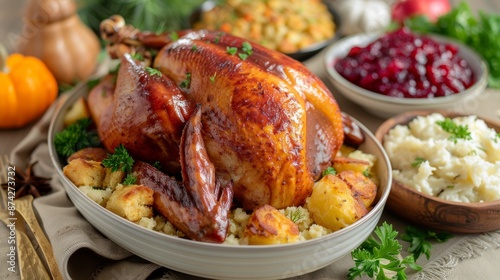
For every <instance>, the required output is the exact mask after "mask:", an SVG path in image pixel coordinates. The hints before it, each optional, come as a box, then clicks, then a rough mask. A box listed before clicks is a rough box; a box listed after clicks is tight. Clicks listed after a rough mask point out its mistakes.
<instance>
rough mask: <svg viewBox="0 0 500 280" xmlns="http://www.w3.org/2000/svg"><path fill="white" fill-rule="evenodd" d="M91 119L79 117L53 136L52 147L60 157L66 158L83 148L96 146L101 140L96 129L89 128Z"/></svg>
mask: <svg viewBox="0 0 500 280" xmlns="http://www.w3.org/2000/svg"><path fill="white" fill-rule="evenodd" d="M91 123H92V120H91V119H90V118H85V119H80V120H78V121H76V122H75V123H73V124H71V125H69V126H68V127H66V128H65V129H64V130H62V131H61V132H58V133H56V135H55V137H54V147H55V149H56V152H57V154H58V155H59V156H60V157H64V158H67V157H69V156H70V155H71V154H73V153H75V152H76V151H79V150H81V149H84V148H89V147H97V146H99V145H100V143H101V141H100V139H99V136H98V135H97V131H95V130H89V126H90V125H91Z"/></svg>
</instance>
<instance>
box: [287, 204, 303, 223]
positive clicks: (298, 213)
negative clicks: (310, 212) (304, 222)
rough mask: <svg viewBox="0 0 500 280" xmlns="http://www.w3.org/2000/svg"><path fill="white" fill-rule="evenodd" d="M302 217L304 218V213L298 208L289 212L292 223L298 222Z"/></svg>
mask: <svg viewBox="0 0 500 280" xmlns="http://www.w3.org/2000/svg"><path fill="white" fill-rule="evenodd" d="M302 218H304V215H303V213H302V211H300V209H298V208H297V209H296V210H295V211H292V212H291V213H290V220H292V222H294V223H297V222H299V221H300V220H301V219H302Z"/></svg>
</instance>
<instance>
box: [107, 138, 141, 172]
mask: <svg viewBox="0 0 500 280" xmlns="http://www.w3.org/2000/svg"><path fill="white" fill-rule="evenodd" d="M102 165H103V166H104V167H107V168H111V171H118V170H122V171H124V172H130V171H131V170H132V166H133V165H134V159H133V158H132V157H131V156H130V155H129V153H128V151H127V149H125V147H124V146H123V145H122V144H120V145H118V146H117V147H116V148H115V152H114V154H108V156H107V157H106V158H105V159H104V160H103V161H102Z"/></svg>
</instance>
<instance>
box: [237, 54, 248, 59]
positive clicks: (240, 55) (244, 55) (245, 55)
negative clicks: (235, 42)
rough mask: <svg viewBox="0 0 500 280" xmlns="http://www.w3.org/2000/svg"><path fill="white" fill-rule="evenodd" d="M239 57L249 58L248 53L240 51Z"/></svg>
mask: <svg viewBox="0 0 500 280" xmlns="http://www.w3.org/2000/svg"><path fill="white" fill-rule="evenodd" d="M238 57H239V58H240V59H241V60H245V59H247V58H248V54H246V53H239V54H238Z"/></svg>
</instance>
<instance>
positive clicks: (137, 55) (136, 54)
mask: <svg viewBox="0 0 500 280" xmlns="http://www.w3.org/2000/svg"><path fill="white" fill-rule="evenodd" d="M132 58H133V59H135V60H140V61H143V60H144V56H143V55H142V54H141V53H135V54H134V55H132Z"/></svg>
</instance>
